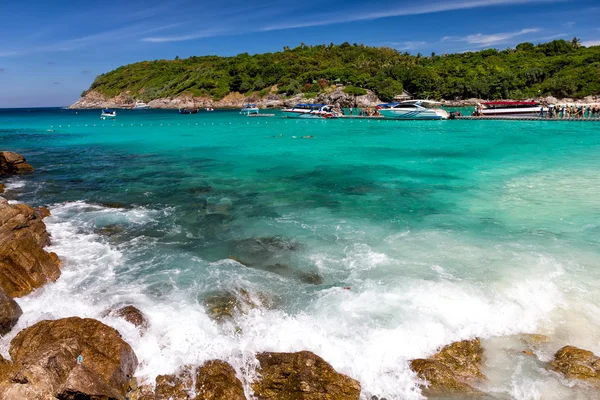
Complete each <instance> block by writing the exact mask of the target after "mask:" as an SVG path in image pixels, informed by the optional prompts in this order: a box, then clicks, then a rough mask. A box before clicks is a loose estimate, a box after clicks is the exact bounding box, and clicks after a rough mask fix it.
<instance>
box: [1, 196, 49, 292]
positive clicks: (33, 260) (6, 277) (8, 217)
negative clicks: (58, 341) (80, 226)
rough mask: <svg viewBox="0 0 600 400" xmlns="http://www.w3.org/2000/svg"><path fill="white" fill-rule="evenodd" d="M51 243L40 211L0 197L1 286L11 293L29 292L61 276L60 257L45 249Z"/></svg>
mask: <svg viewBox="0 0 600 400" xmlns="http://www.w3.org/2000/svg"><path fill="white" fill-rule="evenodd" d="M49 244H50V237H49V235H48V232H47V231H46V225H45V224H44V222H43V221H42V217H41V216H40V213H39V211H38V212H36V210H34V209H33V208H31V207H30V206H28V205H27V204H14V205H11V204H8V202H6V201H2V200H0V288H1V289H2V290H3V291H4V293H6V295H7V296H9V297H22V296H25V295H27V294H29V293H31V292H32V291H33V290H35V289H37V288H39V287H41V286H43V285H44V284H45V283H47V282H49V281H55V280H56V279H58V277H59V276H60V269H59V266H60V262H59V260H58V257H57V256H56V254H54V253H48V252H46V251H45V250H44V249H43V248H44V247H45V246H47V245H49Z"/></svg>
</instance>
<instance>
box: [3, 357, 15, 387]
mask: <svg viewBox="0 0 600 400" xmlns="http://www.w3.org/2000/svg"><path fill="white" fill-rule="evenodd" d="M12 366H13V363H12V362H10V361H9V360H6V359H5V358H4V357H2V356H0V385H2V383H4V382H5V381H6V380H7V379H8V377H9V375H10V372H11V370H12Z"/></svg>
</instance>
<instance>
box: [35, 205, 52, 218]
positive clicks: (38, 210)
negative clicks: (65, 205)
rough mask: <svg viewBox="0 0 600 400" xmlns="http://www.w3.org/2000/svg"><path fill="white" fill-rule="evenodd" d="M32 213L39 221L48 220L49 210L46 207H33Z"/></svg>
mask: <svg viewBox="0 0 600 400" xmlns="http://www.w3.org/2000/svg"><path fill="white" fill-rule="evenodd" d="M34 211H35V214H36V215H37V216H38V218H40V219H44V218H48V217H49V216H50V210H49V209H48V207H35V208H34Z"/></svg>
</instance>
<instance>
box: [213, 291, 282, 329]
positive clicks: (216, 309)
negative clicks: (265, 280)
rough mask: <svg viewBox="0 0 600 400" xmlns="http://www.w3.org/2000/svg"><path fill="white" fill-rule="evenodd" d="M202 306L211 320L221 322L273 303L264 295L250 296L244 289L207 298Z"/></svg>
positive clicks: (267, 306)
mask: <svg viewBox="0 0 600 400" xmlns="http://www.w3.org/2000/svg"><path fill="white" fill-rule="evenodd" d="M204 304H205V306H206V309H207V312H208V315H209V316H210V317H211V318H212V319H214V320H215V321H218V322H223V321H226V320H230V319H233V318H234V317H235V316H236V315H237V314H246V313H248V312H249V311H250V310H253V309H255V308H270V307H272V306H273V301H272V300H271V299H270V298H269V297H268V296H267V295H265V294H264V293H258V294H250V292H248V291H247V290H245V289H236V290H233V291H229V292H223V293H220V294H215V295H212V296H208V297H206V298H205V299H204Z"/></svg>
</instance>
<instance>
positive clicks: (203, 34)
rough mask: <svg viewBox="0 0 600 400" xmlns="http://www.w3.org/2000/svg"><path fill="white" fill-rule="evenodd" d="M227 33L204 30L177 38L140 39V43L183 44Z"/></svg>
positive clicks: (222, 30)
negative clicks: (187, 41)
mask: <svg viewBox="0 0 600 400" xmlns="http://www.w3.org/2000/svg"><path fill="white" fill-rule="evenodd" d="M227 32H228V31H227V30H224V29H206V30H203V31H199V32H195V33H190V34H187V35H178V36H155V37H145V38H142V42H148V43H168V42H183V41H186V40H194V39H203V38H209V37H215V36H221V35H224V34H226V33H227Z"/></svg>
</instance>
